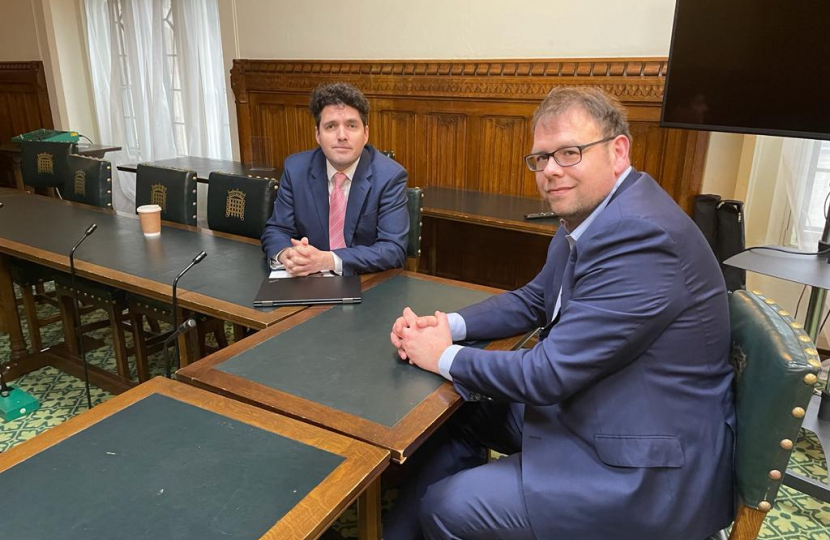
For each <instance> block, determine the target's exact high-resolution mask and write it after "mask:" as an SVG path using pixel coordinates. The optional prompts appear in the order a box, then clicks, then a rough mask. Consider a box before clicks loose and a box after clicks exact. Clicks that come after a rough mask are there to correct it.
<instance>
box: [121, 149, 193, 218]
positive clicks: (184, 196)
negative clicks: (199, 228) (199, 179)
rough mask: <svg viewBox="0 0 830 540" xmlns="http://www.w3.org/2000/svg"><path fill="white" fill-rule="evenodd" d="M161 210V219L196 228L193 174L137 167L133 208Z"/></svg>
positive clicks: (146, 166)
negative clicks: (156, 207)
mask: <svg viewBox="0 0 830 540" xmlns="http://www.w3.org/2000/svg"><path fill="white" fill-rule="evenodd" d="M145 204H157V205H159V206H161V219H163V220H165V221H174V222H176V223H183V224H185V225H193V226H196V173H195V172H194V171H186V170H184V169H174V168H172V167H156V166H153V165H146V164H144V163H139V165H138V168H137V170H136V175H135V206H136V208H138V207H139V206H144V205H145Z"/></svg>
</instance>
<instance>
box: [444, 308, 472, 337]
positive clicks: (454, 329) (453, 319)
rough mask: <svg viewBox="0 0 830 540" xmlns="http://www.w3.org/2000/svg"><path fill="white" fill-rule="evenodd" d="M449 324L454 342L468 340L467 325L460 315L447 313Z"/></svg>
mask: <svg viewBox="0 0 830 540" xmlns="http://www.w3.org/2000/svg"><path fill="white" fill-rule="evenodd" d="M447 322H449V323H450V336H451V337H452V340H453V341H464V340H465V339H467V323H466V322H465V321H464V317H462V316H461V315H459V314H458V313H447Z"/></svg>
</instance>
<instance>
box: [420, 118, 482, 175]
mask: <svg viewBox="0 0 830 540" xmlns="http://www.w3.org/2000/svg"><path fill="white" fill-rule="evenodd" d="M467 120H468V118H467V116H466V115H464V114H456V113H440V112H435V113H430V114H427V115H425V117H424V136H423V142H424V149H423V151H422V152H420V155H419V156H418V158H417V159H418V160H419V161H420V162H421V167H420V168H421V170H423V171H424V182H423V185H424V187H427V186H442V187H453V188H458V189H472V188H470V187H469V184H468V178H467V161H468V157H467V150H468V148H469V145H468V143H467V137H468V135H469V131H468V127H467Z"/></svg>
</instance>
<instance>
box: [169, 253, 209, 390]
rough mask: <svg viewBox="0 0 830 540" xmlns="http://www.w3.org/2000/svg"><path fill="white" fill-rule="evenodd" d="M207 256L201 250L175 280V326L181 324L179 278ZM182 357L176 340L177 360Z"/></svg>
mask: <svg viewBox="0 0 830 540" xmlns="http://www.w3.org/2000/svg"><path fill="white" fill-rule="evenodd" d="M205 257H207V253H205V252H204V251H200V252H199V254H198V255H196V256H195V257H193V260H192V261H190V262H189V263H188V265H187V266H185V267H184V270H182V271H181V272H179V275H178V276H176V279H174V280H173V328H177V327H178V326H179V299H178V297H177V295H176V292H177V291H178V286H179V280H180V279H181V278H182V276H183V275H185V274H186V273H187V271H188V270H190V269H191V268H193V267H194V266H196V265H197V264H199V263H200V262H202V261H203V260H204V259H205ZM179 358H180V356H179V342H178V341H177V342H176V360H177V361H178V359H179ZM167 377H168V378H170V367H169V364H168V368H167Z"/></svg>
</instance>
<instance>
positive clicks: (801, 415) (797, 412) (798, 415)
mask: <svg viewBox="0 0 830 540" xmlns="http://www.w3.org/2000/svg"><path fill="white" fill-rule="evenodd" d="M791 414H792V415H793V416H794V417H795V418H804V409H802V408H801V407H796V408H794V409H793V410H792V413H791Z"/></svg>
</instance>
